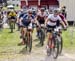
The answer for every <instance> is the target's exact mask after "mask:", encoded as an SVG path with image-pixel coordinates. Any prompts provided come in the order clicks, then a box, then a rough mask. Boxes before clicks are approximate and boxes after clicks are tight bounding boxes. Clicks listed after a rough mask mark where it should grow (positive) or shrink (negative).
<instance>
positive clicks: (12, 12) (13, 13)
mask: <svg viewBox="0 0 75 61" xmlns="http://www.w3.org/2000/svg"><path fill="white" fill-rule="evenodd" d="M16 15H17V14H16V12H15V11H14V10H11V11H10V13H9V14H8V16H9V18H10V19H14V20H15V19H16Z"/></svg>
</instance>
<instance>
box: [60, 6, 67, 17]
mask: <svg viewBox="0 0 75 61" xmlns="http://www.w3.org/2000/svg"><path fill="white" fill-rule="evenodd" d="M61 11H62V14H63V15H64V17H65V18H67V12H66V6H63V7H62V8H61Z"/></svg>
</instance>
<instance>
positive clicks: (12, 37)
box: [0, 27, 75, 54]
mask: <svg viewBox="0 0 75 61" xmlns="http://www.w3.org/2000/svg"><path fill="white" fill-rule="evenodd" d="M9 32H10V30H9V29H3V30H2V31H0V54H1V53H9V52H10V53H13V52H15V53H18V52H19V51H21V50H22V48H23V47H24V46H18V45H17V44H18V43H19V42H20V38H19V36H20V33H19V31H16V30H15V31H14V33H9ZM72 33H73V35H74V36H73V35H72ZM35 35H36V34H35V31H34V34H33V38H34V39H35V38H36V37H35ZM62 36H63V40H64V49H66V50H75V31H74V32H73V31H72V27H70V28H69V29H68V30H67V31H63V34H62ZM71 40H72V41H73V44H71ZM33 42H34V41H33Z"/></svg>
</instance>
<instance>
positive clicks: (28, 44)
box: [23, 27, 32, 52]
mask: <svg viewBox="0 0 75 61" xmlns="http://www.w3.org/2000/svg"><path fill="white" fill-rule="evenodd" d="M23 40H24V43H25V45H26V50H27V49H28V51H29V52H31V50H32V35H31V30H30V29H29V28H28V27H27V31H26V34H25V35H24V37H23Z"/></svg>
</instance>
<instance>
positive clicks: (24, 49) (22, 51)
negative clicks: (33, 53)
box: [19, 47, 29, 55]
mask: <svg viewBox="0 0 75 61" xmlns="http://www.w3.org/2000/svg"><path fill="white" fill-rule="evenodd" d="M19 54H24V55H25V54H26V55H27V54H29V52H28V50H27V49H26V47H24V48H23V49H22V50H21V51H20V52H19Z"/></svg>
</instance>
